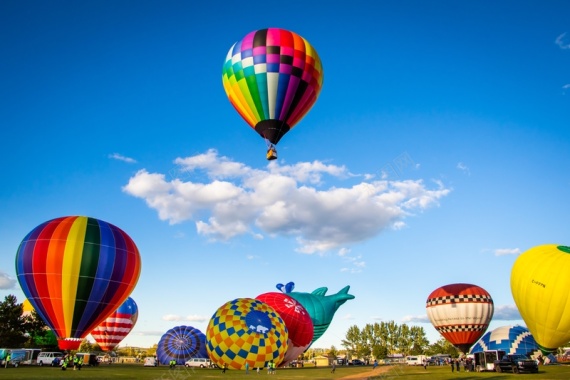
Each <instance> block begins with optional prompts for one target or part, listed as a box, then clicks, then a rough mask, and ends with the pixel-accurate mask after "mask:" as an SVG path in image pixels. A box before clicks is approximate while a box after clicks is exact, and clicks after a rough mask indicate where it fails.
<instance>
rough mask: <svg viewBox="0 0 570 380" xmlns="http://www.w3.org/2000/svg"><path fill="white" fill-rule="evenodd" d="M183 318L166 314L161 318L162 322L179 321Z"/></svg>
mask: <svg viewBox="0 0 570 380" xmlns="http://www.w3.org/2000/svg"><path fill="white" fill-rule="evenodd" d="M182 319H183V318H182V317H181V316H179V315H176V314H166V315H163V316H162V320H163V321H181V320H182Z"/></svg>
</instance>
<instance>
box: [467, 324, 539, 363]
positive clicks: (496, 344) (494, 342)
mask: <svg viewBox="0 0 570 380" xmlns="http://www.w3.org/2000/svg"><path fill="white" fill-rule="evenodd" d="M490 350H501V351H505V352H506V353H507V354H521V355H525V356H527V355H531V354H532V353H534V352H535V351H537V350H538V345H537V344H536V341H535V340H534V338H533V336H532V334H531V333H530V331H529V330H528V329H527V328H526V327H524V326H501V327H497V328H496V329H494V330H492V331H487V332H486V333H485V335H483V336H482V337H481V339H479V340H478V341H477V342H476V343H475V344H474V345H473V347H471V350H470V351H469V353H471V354H474V353H477V352H483V351H490Z"/></svg>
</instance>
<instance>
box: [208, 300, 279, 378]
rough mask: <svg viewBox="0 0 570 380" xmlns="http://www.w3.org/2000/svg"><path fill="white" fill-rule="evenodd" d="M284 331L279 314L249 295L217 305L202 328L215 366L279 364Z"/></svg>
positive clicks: (236, 367) (233, 367)
mask: <svg viewBox="0 0 570 380" xmlns="http://www.w3.org/2000/svg"><path fill="white" fill-rule="evenodd" d="M287 340H288V331H287V327H286V326H285V322H284V321H283V319H281V317H280V316H279V314H278V313H277V312H276V311H275V310H273V308H271V307H270V306H269V305H267V304H266V303H264V302H262V301H259V300H256V299H253V298H237V299H235V300H233V301H229V302H226V303H225V304H224V305H222V306H220V307H219V308H218V310H216V312H215V313H214V315H213V316H212V319H211V320H210V323H209V324H208V329H207V330H206V349H207V351H208V356H209V357H210V359H211V360H212V362H213V363H214V364H217V365H218V366H219V367H222V368H223V367H225V366H227V368H228V369H243V368H245V364H246V363H248V364H249V367H250V368H264V367H267V364H268V363H269V362H270V361H273V363H275V365H276V366H277V365H279V364H280V363H281V362H282V361H283V358H284V356H285V352H286V351H287Z"/></svg>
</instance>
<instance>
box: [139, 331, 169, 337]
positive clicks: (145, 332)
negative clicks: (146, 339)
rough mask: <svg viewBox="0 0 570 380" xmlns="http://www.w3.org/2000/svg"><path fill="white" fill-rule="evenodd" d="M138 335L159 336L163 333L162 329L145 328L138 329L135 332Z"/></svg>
mask: <svg viewBox="0 0 570 380" xmlns="http://www.w3.org/2000/svg"><path fill="white" fill-rule="evenodd" d="M135 335H138V336H161V335H164V331H159V330H154V331H153V330H147V331H138V332H136V333H135Z"/></svg>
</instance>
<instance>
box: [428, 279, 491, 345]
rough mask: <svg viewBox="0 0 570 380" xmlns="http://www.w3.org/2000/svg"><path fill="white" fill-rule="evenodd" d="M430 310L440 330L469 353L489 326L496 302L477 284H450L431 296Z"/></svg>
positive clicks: (433, 320)
mask: <svg viewBox="0 0 570 380" xmlns="http://www.w3.org/2000/svg"><path fill="white" fill-rule="evenodd" d="M426 311H427V315H428V317H429V319H430V321H431V323H432V324H433V326H434V327H435V328H436V330H437V331H438V332H439V333H440V334H441V335H443V337H444V338H445V339H447V340H448V341H449V342H450V343H451V344H453V345H454V346H455V347H457V349H459V350H460V351H461V352H463V353H467V352H469V348H470V347H471V346H472V345H473V344H474V343H475V342H476V341H477V340H478V339H479V338H480V337H481V336H482V335H483V334H484V333H485V331H486V330H487V328H488V327H489V323H490V322H491V318H493V312H494V305H493V299H492V298H491V295H490V294H489V293H488V292H487V291H486V290H485V289H483V288H481V287H479V286H477V285H471V284H449V285H445V286H442V287H440V288H437V289H436V290H434V291H433V292H432V293H431V294H430V295H429V296H428V299H427V302H426Z"/></svg>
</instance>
